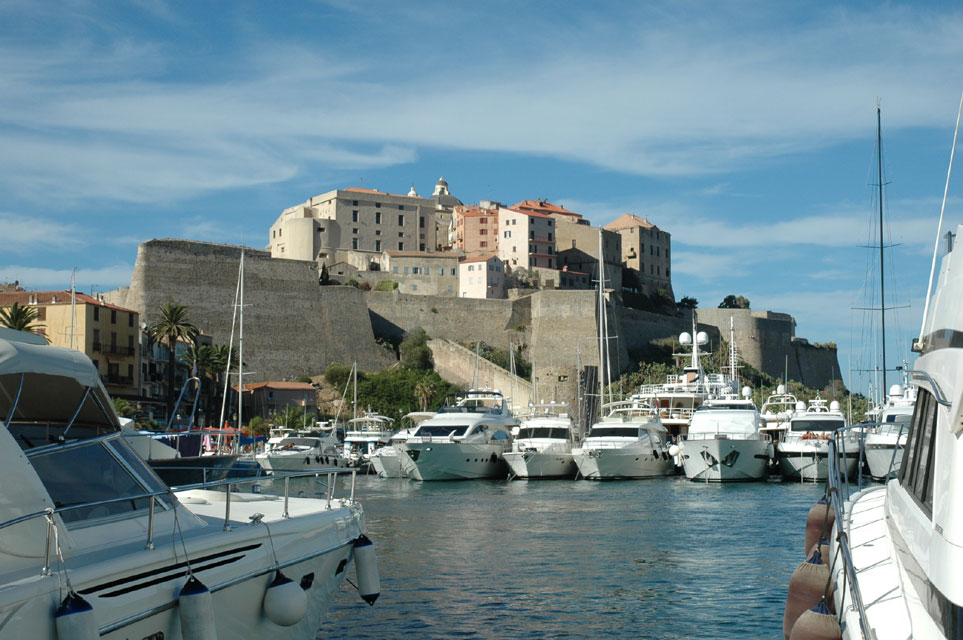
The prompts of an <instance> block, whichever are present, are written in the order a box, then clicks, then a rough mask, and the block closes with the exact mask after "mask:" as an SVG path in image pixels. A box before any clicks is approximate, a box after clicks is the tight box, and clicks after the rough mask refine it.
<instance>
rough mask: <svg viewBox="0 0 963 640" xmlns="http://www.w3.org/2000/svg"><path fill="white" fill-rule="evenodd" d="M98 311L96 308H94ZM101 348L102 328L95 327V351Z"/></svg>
mask: <svg viewBox="0 0 963 640" xmlns="http://www.w3.org/2000/svg"><path fill="white" fill-rule="evenodd" d="M94 311H96V309H94ZM99 349H100V329H94V351H97V350H99Z"/></svg>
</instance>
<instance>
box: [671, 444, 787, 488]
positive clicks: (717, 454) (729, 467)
mask: <svg viewBox="0 0 963 640" xmlns="http://www.w3.org/2000/svg"><path fill="white" fill-rule="evenodd" d="M681 449H682V452H681V456H682V466H683V468H684V469H685V475H686V477H687V478H689V479H690V480H698V481H701V482H745V481H751V480H765V479H766V476H767V475H768V472H769V460H770V455H771V445H770V444H769V443H768V442H766V441H765V440H716V439H712V440H709V439H705V440H686V441H684V442H683V444H682V447H681Z"/></svg>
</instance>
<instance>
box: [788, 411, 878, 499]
mask: <svg viewBox="0 0 963 640" xmlns="http://www.w3.org/2000/svg"><path fill="white" fill-rule="evenodd" d="M781 431H782V435H781V436H780V440H779V444H777V445H776V458H777V460H778V462H779V468H780V470H781V472H782V477H783V479H785V480H799V481H801V482H824V481H825V480H826V478H828V477H829V475H828V474H829V467H828V464H827V456H828V455H829V442H830V441H831V440H832V439H833V438H836V437H838V438H839V442H840V444H841V448H842V449H843V450H844V451H845V454H846V457H845V460H846V472H847V473H848V474H849V476H852V475H853V474H854V473H855V471H856V465H857V463H858V461H859V439H858V438H857V436H856V434H855V432H853V431H852V430H849V429H847V428H846V418H845V416H843V413H842V411H840V409H839V403H838V402H835V401H833V402H831V403H829V406H826V401H825V400H824V399H822V398H820V397H818V396H817V397H816V398H814V399H812V400H810V401H809V404H806V403H804V402H799V403H798V404H797V405H796V411H795V412H794V413H792V414H791V415H789V416H788V418H787V420H786V422H785V423H783V426H782V428H781Z"/></svg>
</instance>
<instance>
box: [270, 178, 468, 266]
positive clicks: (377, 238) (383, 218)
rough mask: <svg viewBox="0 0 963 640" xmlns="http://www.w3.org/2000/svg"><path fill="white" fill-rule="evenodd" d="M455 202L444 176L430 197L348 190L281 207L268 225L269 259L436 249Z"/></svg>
mask: <svg viewBox="0 0 963 640" xmlns="http://www.w3.org/2000/svg"><path fill="white" fill-rule="evenodd" d="M460 204H461V201H460V200H458V199H457V198H455V197H454V196H452V195H451V194H450V193H449V191H448V183H447V182H445V180H444V178H442V179H440V180H439V181H438V182H437V183H436V185H435V192H434V194H433V195H432V197H431V198H422V197H419V196H418V194H417V192H416V191H415V189H414V187H412V189H411V191H409V192H408V195H398V194H392V193H387V192H384V191H378V190H376V189H362V188H358V187H348V188H347V189H335V190H334V191H328V192H327V193H323V194H321V195H318V196H314V197H313V198H311V199H309V200H308V201H306V202H303V203H301V204H299V205H296V206H293V207H289V208H287V209H285V210H284V211H283V212H282V213H281V215H280V216H278V218H277V219H276V220H275V221H274V224H272V225H271V228H270V231H269V238H268V240H269V242H268V248H269V250H270V252H271V257H272V258H286V259H289V260H309V261H318V263H319V264H320V263H325V264H327V263H333V262H336V261H339V260H342V259H343V258H341V257H337V258H335V252H337V251H339V250H353V251H367V252H372V254H373V255H375V256H377V255H378V254H380V253H381V252H383V251H428V252H432V251H438V250H440V249H441V247H443V246H448V245H449V244H450V242H449V237H448V236H449V233H450V229H451V211H452V209H453V208H454V207H455V206H458V205H460Z"/></svg>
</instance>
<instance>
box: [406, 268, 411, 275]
mask: <svg viewBox="0 0 963 640" xmlns="http://www.w3.org/2000/svg"><path fill="white" fill-rule="evenodd" d="M410 271H411V268H410V267H405V275H408V272H410Z"/></svg>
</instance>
